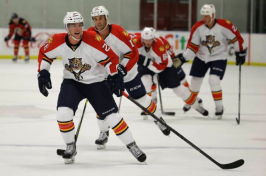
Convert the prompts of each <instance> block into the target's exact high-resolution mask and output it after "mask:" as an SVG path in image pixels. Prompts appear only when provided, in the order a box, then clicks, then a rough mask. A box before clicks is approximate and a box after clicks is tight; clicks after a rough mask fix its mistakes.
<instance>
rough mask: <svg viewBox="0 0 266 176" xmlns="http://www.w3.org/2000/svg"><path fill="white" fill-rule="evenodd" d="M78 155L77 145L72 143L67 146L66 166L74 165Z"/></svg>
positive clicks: (64, 156)
mask: <svg viewBox="0 0 266 176" xmlns="http://www.w3.org/2000/svg"><path fill="white" fill-rule="evenodd" d="M76 154H77V150H76V143H75V142H72V143H69V144H67V147H66V150H65V152H64V154H63V156H62V157H63V158H64V160H65V164H73V163H74V162H75V156H76Z"/></svg>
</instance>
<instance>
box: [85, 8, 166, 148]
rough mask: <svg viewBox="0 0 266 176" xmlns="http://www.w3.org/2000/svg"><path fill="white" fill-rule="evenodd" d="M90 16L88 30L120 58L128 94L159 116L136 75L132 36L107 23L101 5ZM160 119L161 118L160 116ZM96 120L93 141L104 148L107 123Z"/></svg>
mask: <svg viewBox="0 0 266 176" xmlns="http://www.w3.org/2000/svg"><path fill="white" fill-rule="evenodd" d="M91 18H92V20H93V23H94V26H93V27H90V28H89V29H88V31H96V32H97V33H98V34H100V35H101V36H102V37H103V38H104V40H105V42H106V43H107V44H108V45H109V46H110V47H111V48H112V50H113V51H114V52H115V53H116V55H117V56H119V58H120V64H121V65H122V66H121V67H120V68H121V69H123V71H124V73H125V76H124V86H125V88H126V90H127V92H128V94H129V95H130V96H131V97H132V98H134V99H135V100H136V101H137V102H138V103H140V104H141V105H142V106H144V107H146V108H147V109H148V110H149V111H150V112H151V113H154V114H155V115H156V116H157V117H160V116H161V115H160V114H159V111H158V110H157V109H156V104H155V103H154V101H152V99H151V97H149V96H148V95H147V94H146V90H145V88H144V85H143V84H142V82H141V79H140V78H139V77H138V76H137V74H138V71H137V64H136V63H137V60H138V58H139V54H138V49H137V48H136V47H135V45H134V44H133V41H132V36H131V35H129V34H128V33H127V31H126V30H125V29H123V28H122V27H121V26H119V25H115V24H109V23H108V18H109V13H108V11H107V9H106V8H105V7H103V6H97V7H94V8H93V9H92V12H91ZM161 120H163V119H162V118H161ZM97 122H98V125H99V128H100V135H99V138H98V139H97V140H96V141H95V143H96V144H97V145H98V146H97V148H98V149H104V148H105V144H106V142H107V141H108V135H109V132H108V124H107V123H106V120H104V119H103V118H101V117H97ZM154 122H155V123H156V125H157V126H158V127H159V129H160V130H161V131H162V132H163V133H164V134H165V135H169V134H170V130H169V129H168V128H166V127H165V126H164V125H162V124H161V123H160V122H157V121H154Z"/></svg>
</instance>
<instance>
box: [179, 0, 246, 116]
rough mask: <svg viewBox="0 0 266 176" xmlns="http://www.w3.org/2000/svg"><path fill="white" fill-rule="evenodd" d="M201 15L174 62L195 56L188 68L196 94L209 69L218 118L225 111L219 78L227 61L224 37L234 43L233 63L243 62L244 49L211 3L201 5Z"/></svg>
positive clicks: (222, 74) (238, 36)
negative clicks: (183, 50)
mask: <svg viewBox="0 0 266 176" xmlns="http://www.w3.org/2000/svg"><path fill="white" fill-rule="evenodd" d="M200 14H201V15H202V20H201V21H199V22H197V23H196V24H195V25H194V26H193V28H192V30H191V33H190V38H189V41H188V44H187V49H186V51H185V52H184V53H183V54H179V55H178V57H177V58H175V60H174V65H176V66H177V67H178V66H179V65H182V64H183V63H184V62H187V61H188V60H190V59H193V58H194V57H195V58H194V61H193V64H192V67H191V71H190V75H191V76H192V79H191V83H190V90H191V91H192V92H193V93H194V94H196V95H197V94H198V93H199V91H200V87H201V84H202V81H203V78H204V76H205V74H206V72H207V71H208V69H209V68H210V76H209V84H210V87H211V91H212V96H213V100H214V102H215V107H216V112H215V115H216V116H217V117H218V119H221V118H222V115H223V112H224V107H223V102H222V97H223V96H222V87H221V80H222V79H223V76H224V73H225V69H226V64H227V53H228V51H227V50H228V49H227V48H228V47H227V39H229V40H230V41H231V43H232V44H234V48H235V51H236V52H235V54H236V65H242V64H244V63H245V56H246V50H245V49H244V48H243V42H244V40H243V38H242V37H241V35H240V33H239V31H238V29H237V28H236V27H235V26H234V25H233V24H232V23H231V22H230V21H228V20H225V19H216V18H215V7H214V5H212V4H205V5H203V7H202V8H201V10H200Z"/></svg>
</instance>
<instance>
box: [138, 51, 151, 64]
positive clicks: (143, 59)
mask: <svg viewBox="0 0 266 176" xmlns="http://www.w3.org/2000/svg"><path fill="white" fill-rule="evenodd" d="M150 62H151V59H150V58H146V57H145V56H143V55H141V54H140V55H139V60H138V65H142V66H144V67H148V66H149V65H150Z"/></svg>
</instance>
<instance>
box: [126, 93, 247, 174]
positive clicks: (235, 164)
mask: <svg viewBox="0 0 266 176" xmlns="http://www.w3.org/2000/svg"><path fill="white" fill-rule="evenodd" d="M122 93H123V95H124V96H125V97H126V98H127V99H129V100H130V101H131V102H133V103H134V104H135V105H137V106H138V107H140V108H141V109H142V110H143V111H145V112H146V113H148V114H149V115H151V116H152V117H153V118H154V119H156V120H157V121H159V122H160V123H161V124H163V125H165V126H166V127H167V128H169V129H170V130H171V131H172V132H173V133H175V134H176V135H177V136H178V137H180V138H181V139H183V140H184V141H185V142H187V143H188V144H189V145H191V146H192V147H193V148H194V149H196V150H197V151H198V152H200V153H201V154H202V155H204V156H205V157H206V158H208V159H209V160H211V161H212V162H213V163H214V164H216V165H217V166H219V167H220V168H222V169H234V168H238V167H240V166H242V165H243V164H244V162H245V161H244V160H243V159H240V160H237V161H235V162H232V163H228V164H221V163H218V162H217V161H216V160H214V159H213V158H212V157H210V156H209V155H208V154H207V153H205V152H204V151H202V150H201V149H200V148H198V147H197V146H196V145H194V144H193V143H192V142H190V141H189V140H188V139H186V138H185V137H184V136H182V135H181V134H180V133H178V132H177V131H176V130H174V129H173V128H172V127H170V126H169V125H167V124H166V123H165V122H164V121H162V120H160V119H159V118H158V117H156V116H155V115H154V114H153V113H151V112H150V111H148V110H147V109H146V108H144V107H143V106H142V105H141V104H139V103H138V102H137V101H136V100H134V99H133V98H132V97H130V96H129V95H127V94H126V93H125V92H122Z"/></svg>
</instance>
